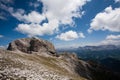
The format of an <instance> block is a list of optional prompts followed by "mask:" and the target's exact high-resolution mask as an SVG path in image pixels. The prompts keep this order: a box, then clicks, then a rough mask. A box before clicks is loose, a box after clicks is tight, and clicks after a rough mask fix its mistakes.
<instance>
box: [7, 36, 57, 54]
mask: <svg viewBox="0 0 120 80" xmlns="http://www.w3.org/2000/svg"><path fill="white" fill-rule="evenodd" d="M7 50H11V51H20V52H24V53H34V52H37V53H40V52H49V53H51V54H55V48H54V46H53V44H52V43H50V42H48V41H46V40H42V39H38V38H23V39H18V40H15V41H13V42H11V43H10V44H9V46H8V48H7Z"/></svg>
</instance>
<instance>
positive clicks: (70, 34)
mask: <svg viewBox="0 0 120 80" xmlns="http://www.w3.org/2000/svg"><path fill="white" fill-rule="evenodd" d="M56 38H58V39H60V40H64V41H71V40H74V39H77V38H85V36H84V34H83V33H77V32H75V31H72V30H70V31H67V32H65V33H61V34H60V35H57V36H56Z"/></svg>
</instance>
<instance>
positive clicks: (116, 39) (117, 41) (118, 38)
mask: <svg viewBox="0 0 120 80" xmlns="http://www.w3.org/2000/svg"><path fill="white" fill-rule="evenodd" d="M100 44H104V45H108V44H112V45H120V35H108V36H107V37H106V39H105V40H103V41H101V42H100Z"/></svg>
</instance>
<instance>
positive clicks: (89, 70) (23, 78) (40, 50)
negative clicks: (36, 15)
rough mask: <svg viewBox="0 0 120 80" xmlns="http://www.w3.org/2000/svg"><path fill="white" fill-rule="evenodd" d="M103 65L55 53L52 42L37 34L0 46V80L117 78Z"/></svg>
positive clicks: (94, 79)
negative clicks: (4, 47)
mask: <svg viewBox="0 0 120 80" xmlns="http://www.w3.org/2000/svg"><path fill="white" fill-rule="evenodd" d="M119 79H120V78H119V77H118V76H117V75H115V74H114V73H112V72H111V71H109V70H107V69H106V68H104V67H103V66H100V65H99V64H96V63H94V62H85V61H83V60H80V59H78V57H77V56H76V54H71V53H65V52H64V53H61V54H57V53H56V51H55V49H54V46H53V45H52V44H51V43H50V42H48V41H45V40H42V39H38V38H24V39H18V40H15V41H13V42H11V43H10V44H9V47H8V50H3V49H0V80H119Z"/></svg>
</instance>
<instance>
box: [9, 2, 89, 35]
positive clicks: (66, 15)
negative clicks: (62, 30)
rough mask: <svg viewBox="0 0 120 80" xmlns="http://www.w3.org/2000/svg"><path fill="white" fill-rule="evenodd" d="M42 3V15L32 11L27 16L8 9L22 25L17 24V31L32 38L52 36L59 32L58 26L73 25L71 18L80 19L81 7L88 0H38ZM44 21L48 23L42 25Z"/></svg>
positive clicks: (21, 11)
mask: <svg viewBox="0 0 120 80" xmlns="http://www.w3.org/2000/svg"><path fill="white" fill-rule="evenodd" d="M38 1H40V2H42V3H43V8H42V10H43V11H42V13H38V12H36V11H32V12H30V13H28V14H26V12H25V11H24V10H23V9H19V10H14V9H13V8H9V10H8V11H9V12H10V13H11V15H12V16H14V17H15V18H17V19H18V20H20V21H23V22H24V23H23V24H19V25H18V26H17V28H16V30H17V31H19V32H21V33H23V34H28V35H32V36H37V35H39V36H40V35H45V34H48V35H50V34H53V33H55V32H56V31H58V30H59V25H61V24H63V25H70V26H73V25H74V20H73V18H80V17H81V16H82V15H83V14H84V11H82V6H83V5H85V4H86V3H87V2H88V1H90V0H38ZM45 19H47V20H48V23H43V24H42V25H40V23H41V22H42V21H44V20H45ZM35 26H36V27H35Z"/></svg>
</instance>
